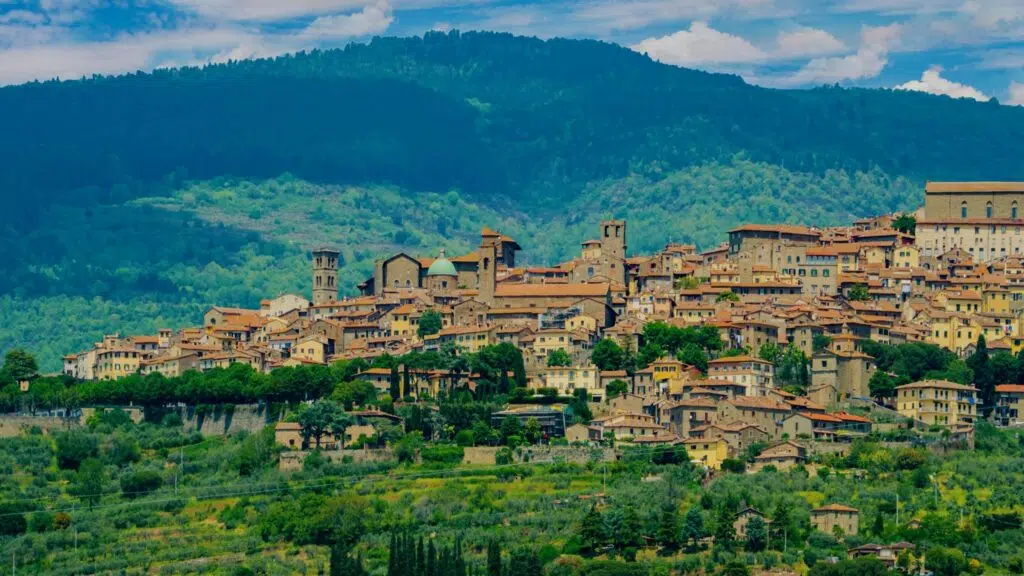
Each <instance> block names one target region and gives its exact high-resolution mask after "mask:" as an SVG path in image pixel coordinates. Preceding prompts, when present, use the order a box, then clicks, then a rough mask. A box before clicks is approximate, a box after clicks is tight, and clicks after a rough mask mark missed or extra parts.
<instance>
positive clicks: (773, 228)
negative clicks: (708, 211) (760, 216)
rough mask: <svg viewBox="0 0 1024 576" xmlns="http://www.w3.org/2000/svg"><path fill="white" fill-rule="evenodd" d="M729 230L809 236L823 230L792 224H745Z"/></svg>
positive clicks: (818, 233)
mask: <svg viewBox="0 0 1024 576" xmlns="http://www.w3.org/2000/svg"><path fill="white" fill-rule="evenodd" d="M729 232H779V233H782V234H804V235H808V236H821V232H819V231H817V230H813V229H811V228H808V227H806V226H791V225H789V224H743V225H742V226H738V227H736V228H733V229H732V230H729Z"/></svg>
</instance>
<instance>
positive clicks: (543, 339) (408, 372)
mask: <svg viewBox="0 0 1024 576" xmlns="http://www.w3.org/2000/svg"><path fill="white" fill-rule="evenodd" d="M925 198H926V200H925V204H924V206H923V207H922V208H921V209H919V210H918V211H917V212H916V213H914V214H892V215H881V216H878V217H875V218H868V219H863V220H858V221H856V222H854V223H853V224H852V225H851V226H845V227H830V228H815V227H804V226H793V225H785V224H746V225H742V226H739V227H737V228H734V229H732V230H730V231H729V237H728V241H727V242H725V243H723V244H721V245H720V246H717V247H714V248H711V249H708V250H704V251H698V250H697V248H696V247H695V246H693V245H682V244H669V245H668V246H666V247H665V248H664V249H663V250H661V251H660V252H658V253H656V254H651V255H628V253H627V251H628V244H627V238H628V226H627V222H625V221H622V220H607V221H602V222H600V223H599V225H597V228H596V232H597V236H596V238H595V239H593V240H588V241H586V242H584V243H583V244H582V247H581V251H580V253H579V255H578V256H577V257H575V258H573V259H572V260H570V261H568V262H563V263H560V264H557V265H553V266H543V267H540V266H523V265H522V264H520V262H519V260H521V258H520V256H519V254H518V253H519V252H521V251H523V247H522V246H521V245H520V243H519V242H518V241H517V240H515V239H513V238H511V237H509V236H507V235H504V234H502V233H500V232H498V231H494V230H490V229H487V228H485V229H483V230H482V232H481V234H480V244H479V246H478V248H477V249H476V250H474V251H472V252H470V253H468V254H462V255H458V256H455V257H448V256H446V255H445V254H444V253H443V251H442V252H441V253H439V254H436V255H432V256H429V255H421V254H417V255H411V254H406V253H404V252H403V253H397V254H393V255H391V256H388V257H386V258H381V259H379V260H378V261H377V263H376V267H375V270H374V273H373V276H372V277H370V278H367V279H366V280H365V281H364V282H362V283H361V284H359V286H358V289H359V292H360V294H361V295H360V296H357V297H346V298H339V288H340V287H339V286H338V283H337V273H338V261H339V259H338V252H337V251H336V250H335V249H332V248H328V247H320V248H316V249H314V250H312V258H311V264H312V270H311V280H312V299H307V298H306V297H304V296H303V295H296V294H283V295H278V296H275V297H272V298H267V299H265V300H263V301H262V302H261V303H260V308H259V309H240V308H232V307H225V306H219V305H215V306H212V307H211V308H210V309H209V311H208V312H207V313H206V314H205V316H204V318H203V325H202V326H197V327H194V328H185V329H182V330H179V331H172V330H170V329H166V330H160V331H159V333H158V334H155V335H138V336H128V337H121V336H117V335H113V336H107V337H105V338H104V339H103V341H102V342H98V343H96V344H95V346H94V347H93V348H91V349H89V350H85V351H81V352H78V353H76V354H71V355H68V356H67V357H65V359H64V372H65V374H67V375H69V376H72V377H75V378H77V379H82V380H109V379H118V378H123V377H126V376H129V375H131V374H136V373H140V374H142V375H146V374H152V373H159V374H162V375H164V376H167V377H176V376H181V375H183V374H185V373H186V372H188V371H190V370H197V371H209V370H211V369H216V368H225V367H228V366H231V365H233V364H238V363H242V364H246V365H249V366H251V367H252V368H254V369H255V370H256V371H260V372H270V371H273V370H274V369H276V368H280V367H295V366H307V365H328V364H333V363H335V362H338V361H355V360H357V359H361V360H362V361H364V364H361V366H364V368H363V369H361V370H360V371H359V372H358V374H356V376H355V377H356V379H359V380H364V381H367V382H370V383H372V384H373V385H374V386H375V387H376V388H377V390H378V392H379V393H380V394H382V395H384V394H391V395H392V396H393V397H394V398H395V399H398V398H404V399H407V400H415V399H420V398H436V397H438V396H439V395H443V394H445V393H448V392H451V391H452V390H453V389H455V388H456V387H468V389H470V390H473V389H474V387H475V386H476V382H475V381H474V375H473V374H462V373H460V372H459V371H458V370H453V369H443V368H436V367H435V368H432V369H420V368H415V367H414V368H412V369H409V367H404V368H403V371H402V372H403V377H402V378H401V379H399V381H398V382H397V383H396V382H395V380H396V377H395V373H396V372H397V370H396V369H395V367H394V366H392V367H391V368H387V367H371V366H372V365H373V361H374V359H377V358H380V357H382V356H383V357H391V358H395V357H398V358H400V357H403V356H404V355H407V354H410V353H413V354H415V353H429V352H437V353H441V352H445V353H447V354H448V355H449V356H457V355H460V354H466V353H470V354H472V353H478V352H480V351H481V350H484V349H486V348H488V347H492V346H495V345H499V344H502V343H507V344H511V345H512V346H514V347H515V348H517V349H518V350H519V351H521V354H522V365H523V370H524V374H523V375H522V376H521V377H522V379H523V380H524V381H525V388H526V390H527V391H528V393H532V394H534V395H542V394H549V395H554V396H559V397H563V398H565V397H570V396H572V395H573V394H581V393H580V392H578V391H580V390H585V391H586V397H587V399H588V400H589V401H590V402H592V403H595V404H598V405H601V404H603V405H605V408H606V411H607V413H606V414H605V415H604V416H603V417H602V418H597V419H595V420H594V421H592V422H590V423H589V424H588V425H586V426H583V425H580V426H579V427H578V428H577V429H575V430H574V429H572V428H573V427H572V426H569V425H568V424H571V422H569V423H568V424H564V425H562V426H559V427H554V428H553V429H551V430H547V432H550V433H552V434H556V435H568V436H570V437H571V438H574V439H589V440H601V439H602V438H604V437H606V436H609V435H614V436H616V437H618V438H628V439H630V440H631V441H634V442H636V443H648V444H669V443H676V442H685V443H689V444H691V445H692V447H693V448H698V447H703V448H704V449H706V450H704V452H705V453H704V454H701V455H700V456H699V459H702V460H703V461H705V462H707V463H708V464H709V465H713V466H717V465H720V463H721V460H723V459H724V458H725V457H726V455H727V454H730V453H733V452H735V451H736V450H739V449H741V448H742V447H743V446H744V444H750V443H751V442H753V441H781V440H786V439H796V438H798V437H799V438H813V439H819V440H829V441H835V440H849V439H850V438H854V437H857V436H858V435H863V434H865V433H867V432H870V430H871V426H872V419H870V418H867V417H865V416H864V415H863V410H860V411H859V412H858V411H857V410H854V411H851V408H858V407H859V408H863V407H865V406H867V407H869V408H870V409H873V410H879V409H884V406H887V407H888V408H891V409H893V410H894V414H896V413H898V415H899V416H900V417H902V418H904V419H906V421H907V422H914V423H917V425H918V426H922V427H934V426H938V427H943V428H947V429H948V430H949V431H950V432H951V433H952V434H953V435H954V436H955V437H958V438H962V439H965V440H968V441H969V439H970V438H971V436H972V430H973V424H974V422H975V421H976V419H977V418H979V417H980V415H981V406H982V403H983V401H986V402H988V403H989V404H990V407H991V408H995V410H994V411H993V414H995V416H996V417H997V419H998V421H999V422H1000V423H1002V424H1013V423H1016V422H1017V419H1018V409H1017V401H1018V399H1019V398H1020V396H1021V395H1022V392H1024V387H1021V386H1019V385H1016V382H996V383H995V384H996V386H995V388H994V389H992V390H990V391H985V390H981V391H979V390H978V389H977V388H976V387H975V386H973V385H972V384H973V383H972V382H954V381H949V380H945V379H933V378H930V379H922V380H920V381H914V382H908V381H905V380H906V379H904V381H903V382H895V384H899V385H898V386H895V385H893V386H891V387H892V388H894V389H891V390H888V391H887V392H886V391H881V392H880V391H879V390H872V388H873V387H876V388H877V387H879V386H880V384H879V383H885V382H886V381H887V380H888V381H889V384H890V385H892V384H893V380H894V379H895V378H896V376H897V375H896V374H889V373H887V374H883V375H882V376H878V375H876V374H875V373H876V371H877V365H878V362H877V358H875V357H873V356H872V355H871V354H869V353H868V352H869V351H868V350H867V348H868V346H866V345H865V344H866V343H867V344H871V346H877V345H879V344H880V345H887V346H896V345H900V344H906V343H926V344H933V345H936V346H938V347H941V348H944V349H946V350H948V351H950V352H952V353H953V354H955V355H956V356H958V357H960V358H967V357H969V356H970V355H972V354H975V353H976V352H977V351H978V350H977V348H978V346H979V343H981V342H984V347H985V348H986V349H987V351H988V352H991V353H996V352H1000V351H1004V352H1008V353H1011V354H1014V355H1016V354H1017V353H1018V352H1019V351H1020V350H1022V349H1024V326H1022V314H1024V255H1022V254H1021V248H1022V246H1024V236H1022V234H1021V230H1022V229H1024V220H1022V219H1021V218H1020V214H1019V212H1018V211H1019V206H1020V205H1021V204H1024V184H1021V183H1012V182H974V183H954V182H932V183H929V184H928V185H927V189H926V191H925ZM532 240H533V241H535V242H540V241H543V239H532ZM524 243H526V242H524ZM666 331H668V332H667V333H668V334H669V336H654V334H664V333H666ZM665 338H669V339H671V338H677V340H678V341H677V342H676V343H675V344H672V343H670V342H667V341H666V340H665ZM700 338H705V339H706V341H701V340H700ZM679 339H681V340H679ZM695 342H696V343H699V344H700V345H699V346H693V344H694V343H695ZM624 359H627V360H624ZM517 377H518V376H517ZM396 387H397V388H398V390H397V391H396V390H395V388H396ZM979 393H981V396H982V397H979ZM986 395H987V397H984V396H986ZM872 397H875V398H876V399H878V400H880V402H879V403H876V402H875V401H874V400H873V399H872ZM854 412H858V413H854ZM531 414H532V415H533V416H539V417H543V416H544V415H543V414H542V413H541V412H536V413H531ZM556 428H557V429H556ZM713 438H722V439H724V440H728V441H724V442H723V445H722V446H721V447H717V446H714V445H711V447H710V448H709V445H708V443H707V442H706V440H708V439H713ZM719 448H721V450H720V452H721V453H720V454H719V453H718V452H716V450H718V449H719ZM782 450H785V448H783V449H782Z"/></svg>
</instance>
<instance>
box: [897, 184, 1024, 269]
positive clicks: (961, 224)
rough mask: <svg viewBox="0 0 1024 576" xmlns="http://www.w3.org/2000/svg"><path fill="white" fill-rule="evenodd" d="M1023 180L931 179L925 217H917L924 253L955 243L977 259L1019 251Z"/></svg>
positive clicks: (1023, 241) (1023, 234)
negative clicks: (933, 180) (937, 180)
mask: <svg viewBox="0 0 1024 576" xmlns="http://www.w3.org/2000/svg"><path fill="white" fill-rule="evenodd" d="M1022 206H1024V183H1021V182H929V183H928V185H927V186H926V188H925V217H924V219H923V220H920V221H918V223H917V230H916V243H917V246H918V248H919V249H920V250H921V256H922V257H938V256H940V255H942V254H943V253H945V252H947V251H948V250H951V249H953V248H960V249H961V250H964V251H965V252H968V253H969V254H970V255H971V256H972V258H973V259H974V260H975V261H976V262H989V261H992V260H996V259H998V258H1003V257H1007V256H1019V255H1020V254H1021V249H1022V248H1024V220H1022V219H1021V213H1020V209H1021V207H1022Z"/></svg>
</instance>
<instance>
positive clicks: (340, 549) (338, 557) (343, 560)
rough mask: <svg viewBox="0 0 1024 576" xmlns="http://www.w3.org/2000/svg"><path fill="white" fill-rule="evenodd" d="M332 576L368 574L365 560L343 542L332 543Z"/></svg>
mask: <svg viewBox="0 0 1024 576" xmlns="http://www.w3.org/2000/svg"><path fill="white" fill-rule="evenodd" d="M328 574H330V576H367V573H366V569H365V568H363V561H362V559H360V558H359V556H358V555H356V556H353V555H352V554H351V552H350V551H349V549H348V548H347V547H346V546H344V545H342V544H332V545H331V555H330V569H329V572H328Z"/></svg>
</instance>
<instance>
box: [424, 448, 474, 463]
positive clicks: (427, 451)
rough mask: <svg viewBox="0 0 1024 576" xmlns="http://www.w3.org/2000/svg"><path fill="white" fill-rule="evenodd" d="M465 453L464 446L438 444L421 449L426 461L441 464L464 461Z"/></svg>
mask: <svg viewBox="0 0 1024 576" xmlns="http://www.w3.org/2000/svg"><path fill="white" fill-rule="evenodd" d="M464 454H465V450H463V448H462V446H452V445H451V444H441V445H437V446H426V447H424V448H423V449H422V450H421V451H420V456H421V457H422V458H423V461H424V462H435V463H439V464H458V463H460V462H462V458H463V456H464Z"/></svg>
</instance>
